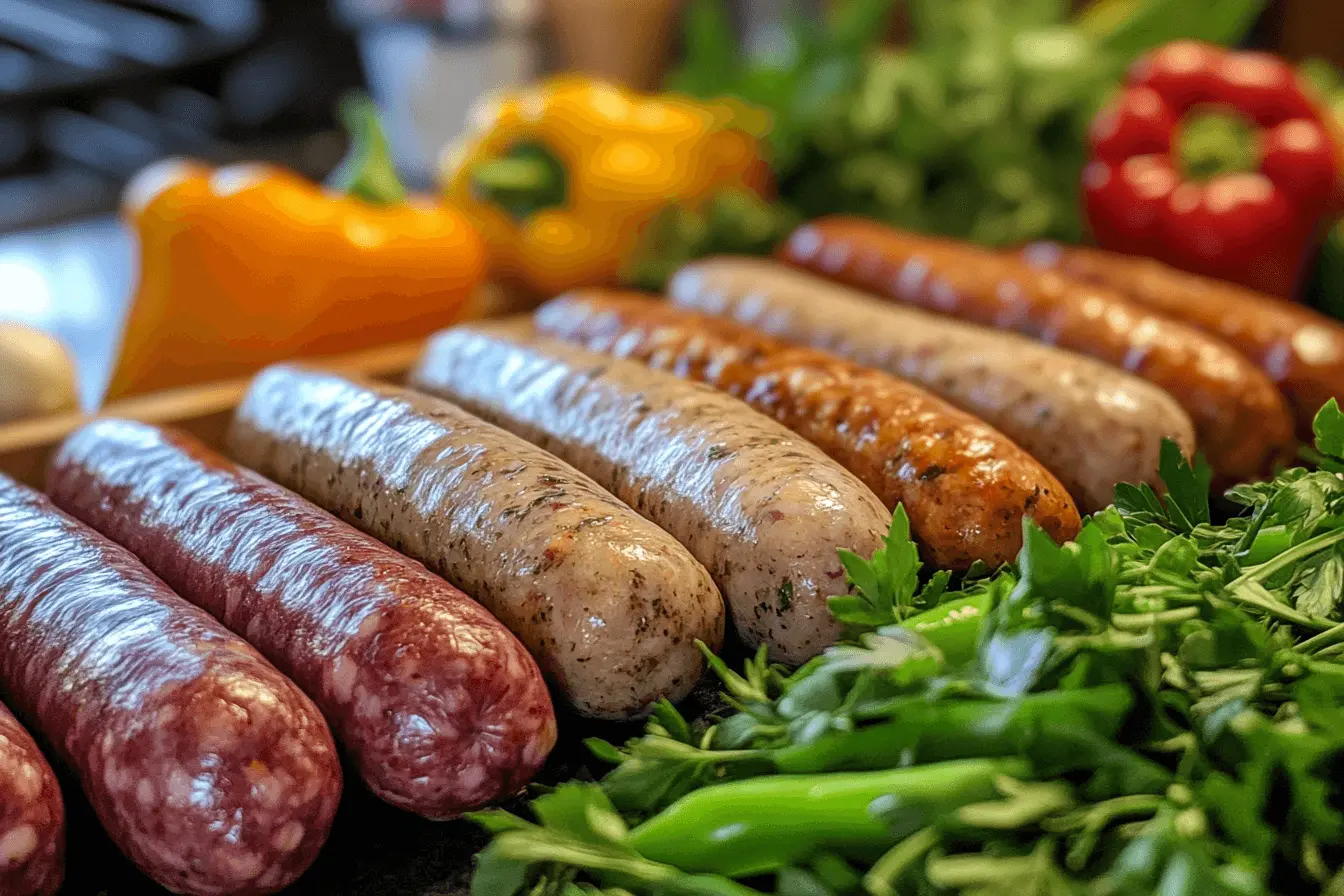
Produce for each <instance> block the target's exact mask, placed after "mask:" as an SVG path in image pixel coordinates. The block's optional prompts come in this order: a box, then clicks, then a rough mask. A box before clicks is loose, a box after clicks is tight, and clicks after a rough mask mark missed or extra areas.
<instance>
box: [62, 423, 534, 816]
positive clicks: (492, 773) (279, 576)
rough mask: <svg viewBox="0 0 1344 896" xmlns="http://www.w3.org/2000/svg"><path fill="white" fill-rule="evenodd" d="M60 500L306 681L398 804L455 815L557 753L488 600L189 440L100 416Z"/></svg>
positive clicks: (76, 451)
mask: <svg viewBox="0 0 1344 896" xmlns="http://www.w3.org/2000/svg"><path fill="white" fill-rule="evenodd" d="M47 491H48V493H49V494H50V495H51V496H52V499H53V500H54V501H55V502H56V504H57V505H58V506H60V507H61V508H62V509H64V510H66V511H67V512H69V513H70V514H72V515H73V516H75V517H76V518H78V519H80V520H82V521H83V522H85V523H87V524H89V525H90V526H92V527H93V528H95V529H97V530H98V531H100V532H102V533H103V534H104V535H106V536H108V537H109V538H112V539H114V540H115V541H117V542H118V543H119V544H121V545H123V546H124V547H126V548H128V549H129V550H130V551H131V552H132V553H134V554H135V555H136V556H138V557H139V558H140V559H141V560H142V561H143V562H144V563H145V564H146V565H147V566H148V567H149V568H150V569H151V570H152V571H153V572H154V573H155V574H157V575H158V576H159V577H160V578H162V579H163V580H164V581H165V582H167V583H168V585H169V586H170V587H172V588H173V589H174V590H175V591H176V592H177V593H178V594H180V595H182V596H183V597H185V598H186V599H187V600H190V601H191V602H192V603H194V604H196V605H197V606H199V607H201V608H202V609H204V610H206V611H207V612H209V613H210V614H211V615H212V616H214V617H215V618H216V619H218V620H219V621H220V622H222V623H224V625H226V626H227V627H228V628H230V629H231V630H232V631H234V632H236V633H237V634H238V635H240V636H242V637H244V638H246V639H247V640H248V642H249V643H251V644H252V645H253V646H255V647H256V648H257V649H258V650H260V651H261V652H262V653H263V654H265V655H266V657H267V658H268V659H270V660H271V661H272V662H273V663H275V665H276V666H277V667H278V668H279V669H280V670H281V671H282V672H284V673H285V674H286V675H288V676H289V677H290V678H292V679H293V680H294V681H295V682H296V683H297V684H298V685H299V686H300V687H302V688H303V689H304V691H305V692H306V693H307V694H308V695H309V696H310V697H312V698H313V700H314V702H316V703H317V705H318V708H319V709H321V710H322V712H323V714H324V715H325V716H326V718H327V721H328V722H330V723H331V725H332V728H333V730H334V731H335V733H336V737H337V739H338V740H339V741H340V742H341V743H342V744H343V745H344V746H345V748H346V752H347V754H348V755H349V756H350V758H351V759H352V760H353V762H354V765H355V766H356V767H357V768H358V770H359V772H360V775H361V776H362V777H363V779H364V780H365V782H366V783H367V784H368V785H369V787H370V788H371V789H372V790H373V792H374V793H376V794H378V796H380V797H382V798H383V799H385V800H387V801H388V802H390V803H392V804H394V805H396V806H399V807H401V808H403V809H409V810H410V811H412V812H418V813H419V814H421V815H425V816H427V817H429V818H450V817H453V816H455V815H458V814H460V813H462V812H463V811H465V810H467V809H472V808H476V807H478V806H481V805H483V804H485V803H489V802H492V801H495V800H498V799H501V798H504V797H508V796H511V795H512V794H514V793H516V792H517V791H518V790H519V789H520V788H521V787H522V786H523V785H524V784H526V783H527V781H528V779H529V778H531V776H532V775H533V773H535V772H536V770H537V769H538V768H540V766H541V764H542V762H543V760H545V758H546V755H547V754H548V753H549V752H550V749H551V747H552V746H553V745H554V744H555V734H556V731H555V714H554V712H553V710H552V708H551V700H550V695H549V694H548V693H547V691H546V684H545V682H544V681H543V680H542V677H541V671H540V670H539V669H538V668H537V665H536V663H535V662H534V661H533V659H532V657H531V656H529V655H528V653H527V649H526V648H524V647H523V645H522V644H520V643H519V642H518V639H517V638H515V637H514V636H513V635H512V634H511V633H510V632H509V631H508V629H506V628H505V627H504V625H503V624H502V623H501V622H499V620H497V619H495V618H494V617H493V616H491V615H490V613H489V612H488V611H486V609H485V608H484V607H482V606H481V605H480V604H478V603H476V602H475V601H473V600H472V599H471V598H469V597H467V596H466V595H465V594H463V593H462V592H461V591H459V590H457V589H456V588H454V587H453V586H452V585H449V584H448V583H447V582H445V581H444V580H443V579H440V578H439V577H438V576H435V575H433V574H432V573H430V572H429V571H428V570H427V569H425V568H424V566H422V565H421V564H419V563H417V562H415V561H414V560H411V559H409V558H407V557H404V556H402V555H401V554H398V553H397V552H396V551H393V550H392V549H391V548H389V547H387V546H385V545H384V544H382V543H381V542H379V541H377V540H376V539H374V538H371V537H370V536H368V535H365V534H363V533H362V532H359V531H357V530H355V529H353V528H351V527H350V526H348V525H346V524H345V523H343V522H341V521H340V520H338V519H336V518H335V517H334V516H332V515H330V514H329V513H327V512H326V511H324V510H321V509H320V508H318V507H315V506H314V505H312V504H310V503H308V502H307V501H305V500H304V499H302V498H300V497H299V496H298V495H296V494H294V493H293V492H290V491H287V490H286V489H284V488H281V487H280V486H278V485H276V484H275V483H273V482H270V481H268V480H266V479H264V478H263V477H261V476H260V475H258V474H256V473H253V472H252V471H250V470H245V469H242V468H240V467H238V466H237V465H235V464H233V463H231V462H230V461H228V460H226V459H225V458H223V457H221V456H219V455H218V454H216V453H215V452H213V451H211V450H209V449H208V448H206V447H205V446H204V445H202V444H201V443H200V442H198V441H196V440H195V439H193V438H191V437H190V436H187V435H185V434H182V433H176V432H171V431H167V430H162V429H158V428H156V427H153V426H149V425H147V424H143V423H135V422H132V421H128V420H98V421H95V422H94V423H91V424H89V425H87V426H85V427H84V428H83V429H81V430H80V431H78V432H76V433H75V434H74V435H72V436H71V437H70V438H68V439H66V441H65V443H64V444H63V445H62V446H61V448H60V450H59V451H58V452H57V454H56V456H55V458H54V459H53V461H52V464H51V468H50V473H49V474H48V477H47Z"/></svg>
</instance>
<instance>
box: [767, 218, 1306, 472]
mask: <svg viewBox="0 0 1344 896" xmlns="http://www.w3.org/2000/svg"><path fill="white" fill-rule="evenodd" d="M780 254H781V257H782V258H784V259H785V260H787V261H789V262H790V263H792V264H795V265H798V266H799V267H802V268H805V269H807V270H810V271H813V272H814V273H818V274H822V275H823V276H826V277H829V278H831V279H834V280H836V281H838V282H841V283H845V284H847V285H849V286H854V287H857V288H860V289H866V290H870V291H872V292H873V293H875V294H877V295H880V296H882V297H884V298H887V299H891V300H893V301H896V302H900V303H903V304H907V305H913V306H915V307H919V308H924V309H926V310H930V311H936V312H939V313H942V314H949V315H953V316H956V317H959V318H961V319H963V320H967V321H971V322H974V323H979V324H984V325H986V326H993V327H998V328H1001V329H1005V330H1014V331H1016V332H1019V333H1023V334H1025V335H1028V336H1031V337H1032V338H1034V339H1037V340H1039V341H1041V342H1045V343H1047V344H1051V345H1058V346H1061V347H1063V348H1067V349H1070V350H1072V351H1076V352H1079V353H1081V354H1085V355H1090V356H1092V357H1094V358H1097V359H1099V360H1102V361H1105V362H1106V363H1108V364H1112V365H1114V366H1116V367H1121V368H1123V369H1125V370H1128V371H1130V372H1132V373H1135V374H1136V375H1138V376H1141V377H1143V378H1144V379H1146V380H1148V381H1149V382H1151V383H1153V384H1154V385H1157V386H1160V387H1161V388H1163V389H1165V390H1166V391H1167V392H1168V393H1169V394H1170V395H1171V396H1172V397H1173V398H1174V399H1176V401H1177V402H1179V403H1180V404H1181V406H1182V407H1183V408H1184V409H1185V411H1186V413H1187V414H1189V415H1190V419H1191V421H1193V423H1194V425H1195V435H1196V438H1197V439H1198V441H1199V447H1200V450H1201V451H1203V452H1204V454H1205V455H1206V456H1207V457H1208V459H1209V462H1210V463H1211V464H1212V465H1213V467H1214V469H1215V470H1216V471H1217V472H1218V473H1219V474H1220V477H1221V478H1222V479H1223V480H1227V481H1237V482H1239V481H1242V480H1245V479H1249V478H1252V477H1255V476H1258V475H1261V474H1264V473H1266V472H1268V471H1269V470H1270V469H1271V468H1272V466H1273V464H1274V463H1275V462H1276V461H1279V460H1282V459H1283V458H1284V457H1285V456H1286V452H1287V451H1288V449H1289V446H1290V442H1291V440H1292V435H1293V429H1292V421H1291V419H1290V418H1289V415H1288V410H1287V407H1286V405H1285V404H1284V402H1283V398H1282V396H1280V395H1279V392H1278V390H1277V389H1276V388H1275V387H1274V384H1273V383H1272V382H1271V381H1270V380H1269V378H1268V377H1267V376H1265V374H1263V373H1262V372H1261V371H1260V370H1259V369H1258V368H1256V367H1255V365H1253V364H1252V363H1251V362H1250V361H1249V360H1248V359H1247V358H1245V357H1243V356H1242V355H1241V354H1239V353H1238V352H1237V351H1236V350H1235V349H1234V348H1232V347H1231V346H1230V345H1228V344H1227V343H1225V342H1223V341H1221V340H1219V339H1217V338H1216V337H1213V336H1210V335H1208V334H1206V333H1203V332H1201V331H1199V330H1196V329H1194V328H1193V327H1189V326H1187V325H1185V324H1182V323H1180V322H1178V321H1174V320H1172V319H1171V318H1167V317H1160V316H1158V315H1154V314H1151V313H1149V312H1148V311H1147V309H1145V308H1144V307H1143V306H1141V305H1137V304H1135V303H1133V302H1131V301H1129V300H1128V299H1125V298H1124V297H1122V296H1120V295H1118V294H1116V293H1114V292H1111V291H1109V290H1105V289H1101V288H1099V287H1094V286H1089V285H1087V284H1083V283H1080V282H1078V281H1076V280H1072V279H1069V278H1067V277H1062V276H1060V275H1057V274H1051V273H1048V272H1047V273H1042V272H1040V271H1036V270H1033V269H1032V268H1030V267H1028V266H1027V265H1026V264H1024V263H1021V262H1018V261H1016V260H1014V259H1011V258H1008V257H1005V256H1003V255H1001V254H999V253H995V252H992V251H989V250H987V249H980V248H977V247H975V246H972V245H970V244H968V243H960V242H956V241H952V240H939V239H933V238H929V237H921V236H916V235H914V234H910V233H906V232H903V231H899V230H894V229H892V228H890V227H886V226H884V225H881V224H878V223H876V222H872V221H866V220H862V219H857V218H823V219H820V220H818V221H813V222H810V223H808V224H804V225H803V226H802V227H800V228H798V230H796V231H795V232H794V233H793V234H792V235H791V236H790V237H789V239H788V240H787V242H786V243H785V245H784V247H783V248H782V249H781V252H780Z"/></svg>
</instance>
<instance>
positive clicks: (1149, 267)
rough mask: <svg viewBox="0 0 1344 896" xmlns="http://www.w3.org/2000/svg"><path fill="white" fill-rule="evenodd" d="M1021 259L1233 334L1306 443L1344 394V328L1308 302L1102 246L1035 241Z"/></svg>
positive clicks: (1229, 336)
mask: <svg viewBox="0 0 1344 896" xmlns="http://www.w3.org/2000/svg"><path fill="white" fill-rule="evenodd" d="M1022 257H1023V258H1024V259H1025V260H1026V262H1027V263H1028V264H1030V265H1031V266H1033V267H1035V268H1039V269H1043V270H1057V271H1059V272H1060V273H1062V274H1065V275H1067V276H1069V277H1074V278H1076V279H1078V280H1083V281H1085V282H1087V283H1094V284H1096V285H1097V286H1102V287H1105V288H1107V289H1114V290H1116V291H1117V292H1119V293H1121V294H1123V295H1124V296H1126V297H1127V298H1130V299H1132V300H1134V301H1135V302H1138V303H1140V304H1141V305H1146V306H1147V307H1149V308H1153V309H1155V310H1157V311H1160V312H1162V313H1163V314H1166V315H1169V316H1171V317H1173V318H1176V319H1177V320H1182V321H1185V322H1186V323H1188V324H1190V325H1191V326H1195V327H1199V328H1200V329H1201V330H1206V331H1208V332H1210V333H1213V334H1215V335H1217V336H1220V337H1221V338H1223V339H1225V340H1227V342H1228V343H1230V344H1231V345H1232V346H1234V347H1235V348H1236V349H1237V350H1238V351H1239V352H1241V353H1242V354H1243V355H1245V356H1246V357H1248V358H1250V359H1251V360H1252V361H1254V362H1255V363H1256V364H1258V365H1259V366H1260V369H1261V370H1262V371H1264V372H1265V373H1266V374H1268V375H1269V377H1270V379H1272V380H1273V381H1274V382H1275V383H1276V384H1277V385H1278V387H1279V390H1280V391H1281V392H1282V393H1283V395H1284V397H1285V398H1287V399H1288V405H1289V407H1290V408H1291V409H1292V411H1293V416H1294V418H1295V419H1296V421H1297V434H1298V436H1299V438H1301V439H1303V440H1304V441H1307V442H1310V441H1311V439H1312V431H1311V424H1312V421H1313V420H1314V419H1315V418H1316V412H1317V411H1319V410H1320V409H1321V405H1323V404H1325V403H1326V402H1327V401H1329V400H1330V399H1331V398H1344V326H1341V325H1340V324H1339V322H1337V321H1334V320H1331V319H1330V318H1328V317H1326V316H1325V315H1323V314H1321V313H1319V312H1317V311H1314V310H1312V309H1311V308H1308V307H1306V306H1305V305H1298V304H1294V303H1292V302H1285V301H1282V300H1280V299H1275V298H1272V297H1270V296H1267V295H1264V294H1262V293H1258V292H1253V291H1251V290H1249V289H1245V288H1244V287H1240V286H1236V285H1234V284H1232V283H1224V282H1223V281H1221V280H1212V279H1209V278H1208V277H1201V276H1199V275H1197V274H1188V273H1186V272H1185V271H1181V270H1177V269H1176V268H1173V267H1168V266H1167V265H1165V264H1162V263H1161V262H1160V261H1154V260H1153V259H1151V258H1137V257H1134V256H1131V255H1120V254H1118V253H1115V252H1106V251H1104V250H1101V249H1091V248H1086V247H1082V246H1061V245H1060V244H1058V243H1035V244H1033V245H1030V246H1028V247H1026V248H1025V249H1024V250H1022Z"/></svg>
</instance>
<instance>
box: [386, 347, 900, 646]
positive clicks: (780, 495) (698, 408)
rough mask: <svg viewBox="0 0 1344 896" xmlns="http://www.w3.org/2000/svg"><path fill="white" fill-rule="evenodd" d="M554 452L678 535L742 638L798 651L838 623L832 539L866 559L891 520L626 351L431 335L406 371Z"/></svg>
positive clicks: (790, 442)
mask: <svg viewBox="0 0 1344 896" xmlns="http://www.w3.org/2000/svg"><path fill="white" fill-rule="evenodd" d="M411 381H412V382H413V383H414V384H415V385H416V386H417V387H418V388H422V389H425V390H427V391H430V392H435V393H438V394H441V395H444V396H446V397H449V398H451V399H453V400H455V401H459V402H461V403H462V405H463V406H464V407H466V408H468V409H470V410H472V411H474V412H476V413H479V414H481V415H482V416H484V417H485V418H486V419H489V420H492V421H494V422H497V423H499V424H500V425H501V426H503V427H505V428H506V429H509V430H512V431H513V432H516V433H518V434H519V435H521V436H523V437H524V438H526V439H528V440H529V441H532V442H535V443H536V444H538V445H540V446H541V447H542V448H545V449H546V450H548V451H552V452H554V453H556V454H558V455H559V456H560V457H562V458H564V459H565V460H567V461H569V462H570V463H572V464H574V466H576V467H578V468H579V469H580V470H583V471H584V472H585V473H587V474H589V475H590V476H592V477H593V478H594V479H596V480H597V481H598V482H600V483H601V484H602V485H604V486H606V487H607V488H609V489H611V491H612V492H613V493H615V495H616V497H618V498H620V499H621V500H623V501H625V502H626V503H627V504H629V505H630V506H631V507H633V508H635V510H637V511H639V512H640V513H642V514H644V515H645V516H647V517H648V518H649V519H650V520H652V521H653V522H655V523H657V524H658V525H659V526H661V527H662V528H664V529H666V530H667V531H668V532H670V533H671V534H672V535H673V536H675V537H676V538H677V539H678V540H679V541H680V542H681V543H682V544H684V545H686V547H687V548H689V549H690V551H691V553H692V554H694V555H695V556H696V557H697V558H698V559H699V560H700V561H701V562H702V563H704V564H705V566H707V567H708V568H709V571H710V573H711V574H713V576H714V579H715V581H716V582H718V584H719V588H720V590H721V591H722V592H723V595H724V598H725V599H726V600H727V602H728V607H729V609H730V610H731V611H732V614H733V620H734V622H735V623H736V624H737V628H738V633H739V634H740V635H741V637H742V639H743V640H744V641H745V642H746V643H747V644H749V645H753V646H754V645H756V644H761V643H765V644H768V645H769V646H770V650H771V655H772V656H774V657H776V658H777V659H780V660H782V661H785V662H801V661H802V660H806V659H808V658H809V657H811V656H813V655H815V654H816V653H817V652H818V651H819V650H821V649H822V648H823V647H825V646H827V645H829V644H831V643H833V642H834V641H835V639H836V637H837V636H838V635H839V631H840V627H839V625H838V623H836V621H835V620H834V618H833V617H832V616H831V615H830V611H829V610H828V608H827V606H826V598H827V597H828V596H829V595H832V594H840V593H842V592H843V591H844V589H845V574H844V568H843V567H842V566H841V565H840V561H839V558H838V556H837V554H836V548H849V549H850V550H853V551H856V552H857V553H859V554H860V555H862V556H865V557H866V556H869V555H870V554H872V553H873V551H874V550H876V549H877V548H879V547H881V545H882V539H883V537H884V536H885V535H886V532H887V529H888V527H889V526H890V525H891V514H890V513H888V512H887V510H886V508H884V507H883V506H882V504H881V502H880V501H879V500H878V498H877V496H876V495H874V494H873V493H872V492H870V491H869V490H868V489H867V488H866V487H864V485H863V483H861V482H859V481H858V480H857V479H855V478H854V476H853V475H852V474H850V473H849V472H847V471H846V470H844V469H843V468H841V467H840V466H838V465H837V464H836V463H835V462H834V461H832V460H831V459H830V458H828V457H826V455H824V454H822V453H821V451H820V450H818V449H817V448H816V447H814V446H813V445H810V444H808V443H807V442H805V441H803V440H802V439H799V438H798V437H797V436H795V435H794V434H793V433H791V432H789V431H788V430H787V429H785V428H784V427H783V426H781V425H779V424H778V423H776V422H775V421H773V420H771V419H769V418H768V417H765V416H763V415H761V414H758V413H756V412H755V411H753V410H752V409H751V408H749V407H747V406H746V405H745V404H743V403H741V402H740V401H738V400H737V399H735V398H731V397H729V396H727V395H723V394H721V393H719V392H716V391H714V390H713V389H710V388H708V387H706V386H702V385H700V384H698V383H688V382H685V381H683V380H680V379H677V378H676V377H674V376H672V375H670V374H667V373H663V372H661V371H656V370H649V369H648V368H646V367H644V366H642V365H640V364H636V363H634V362H632V361H621V360H615V359H612V358H608V357H605V356H603V355H598V354H595V353H593V352H588V351H584V350H583V349H579V348H575V347H573V346H569V345H565V344H564V343H561V342H557V341H554V340H549V339H539V338H534V336H533V333H532V329H531V326H530V324H528V323H527V322H526V321H524V322H523V323H522V324H521V325H519V324H518V323H516V322H506V323H503V324H493V325H479V326H472V327H457V328H454V329H452V330H447V331H445V332H443V333H440V334H439V335H438V336H436V337H434V338H433V339H432V340H431V341H430V344H429V346H428V347H427V348H426V349H425V353H424V354H423V355H422V356H421V358H420V362H419V364H418V365H417V366H416V368H415V370H414V371H413V373H412V374H411Z"/></svg>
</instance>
